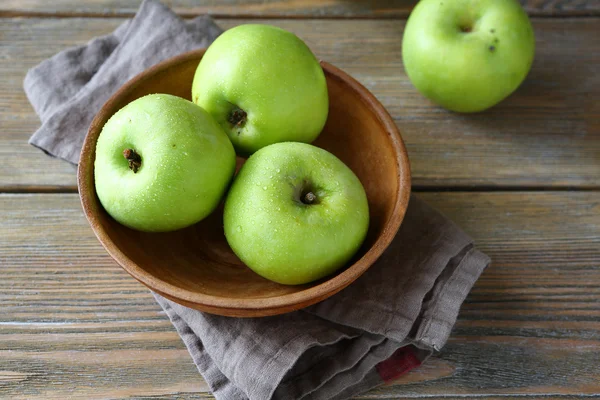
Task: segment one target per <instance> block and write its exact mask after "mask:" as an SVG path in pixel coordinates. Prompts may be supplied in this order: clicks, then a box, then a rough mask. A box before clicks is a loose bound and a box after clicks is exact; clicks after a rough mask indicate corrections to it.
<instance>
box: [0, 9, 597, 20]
mask: <svg viewBox="0 0 600 400" xmlns="http://www.w3.org/2000/svg"><path fill="white" fill-rule="evenodd" d="M410 11H411V10H407V11H403V12H401V13H398V14H396V15H381V16H372V15H302V14H227V13H192V12H186V11H176V13H177V15H179V16H180V17H183V18H194V17H197V16H199V15H203V14H208V15H210V16H211V17H212V18H214V19H232V20H236V19H244V20H254V19H255V20H271V19H273V20H275V19H279V20H286V19H293V20H405V19H407V18H408V16H409V15H410ZM528 14H529V17H530V18H540V19H570V18H600V11H596V10H570V11H567V12H565V13H561V14H544V13H542V12H538V11H533V12H529V13H528ZM133 16H135V12H111V11H107V12H90V11H83V12H61V11H58V12H44V11H19V10H0V18H49V19H52V18H54V19H62V18H132V17H133Z"/></svg>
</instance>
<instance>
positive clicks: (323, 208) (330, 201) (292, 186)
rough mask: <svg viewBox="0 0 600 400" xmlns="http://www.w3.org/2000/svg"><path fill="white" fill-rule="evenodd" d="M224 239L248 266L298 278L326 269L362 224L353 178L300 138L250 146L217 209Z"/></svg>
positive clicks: (364, 212) (344, 255)
mask: <svg viewBox="0 0 600 400" xmlns="http://www.w3.org/2000/svg"><path fill="white" fill-rule="evenodd" d="M223 221H224V227H225V236H226V238H227V242H228V243H229V245H230V246H231V248H232V249H233V251H234V252H235V254H237V255H238V257H239V258H240V259H241V260H242V261H243V262H244V263H245V264H246V265H247V266H248V267H250V268H251V269H252V270H253V271H254V272H256V273H257V274H259V275H261V276H263V277H265V278H267V279H270V280H272V281H275V282H279V283H283V284H288V285H297V284H302V283H307V282H311V281H314V280H316V279H319V278H322V277H324V276H327V275H329V274H331V273H332V272H334V271H335V270H337V269H338V268H340V267H342V266H343V265H344V264H345V263H346V262H347V261H348V260H350V258H351V257H352V256H353V255H354V254H355V253H356V251H357V250H358V248H359V247H360V245H361V243H362V242H363V240H364V238H365V235H366V233H367V229H368V226H369V207H368V204H367V196H366V194H365V190H364V189H363V187H362V185H361V183H360V181H359V180H358V178H357V177H356V175H354V173H353V172H352V170H350V168H348V167H347V166H346V165H345V164H344V163H343V162H342V161H340V160H339V159H338V158H337V157H335V156H334V155H333V154H331V153H329V152H327V151H325V150H323V149H320V148H318V147H315V146H313V145H310V144H306V143H292V142H286V143H277V144H273V145H270V146H267V147H264V148H262V149H261V150H259V151H257V152H256V153H254V154H253V155H252V156H251V157H250V158H249V159H248V161H247V162H246V163H245V164H244V166H243V167H242V169H241V170H240V172H239V173H238V176H237V177H236V178H235V180H234V182H233V184H232V186H231V189H230V191H229V194H228V195H227V199H226V200H225V209H224V217H223Z"/></svg>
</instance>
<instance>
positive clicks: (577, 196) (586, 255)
mask: <svg viewBox="0 0 600 400" xmlns="http://www.w3.org/2000/svg"><path fill="white" fill-rule="evenodd" d="M420 196H421V197H422V198H423V199H425V200H426V201H427V202H429V203H430V204H431V205H433V206H435V207H436V208H438V209H439V210H441V211H442V212H444V213H445V214H446V215H448V216H449V217H451V218H452V219H453V220H455V221H456V222H457V223H458V224H459V225H461V226H462V227H463V228H464V229H465V230H466V231H467V232H468V233H469V234H471V235H472V236H473V237H474V238H475V239H476V241H477V243H478V245H479V247H481V248H482V249H483V250H484V251H485V252H486V253H488V254H489V255H490V256H491V257H492V259H493V264H492V266H491V267H490V268H489V269H488V270H487V271H486V272H485V273H484V274H483V276H482V277H481V278H480V280H479V281H478V283H477V285H476V286H475V288H474V289H473V291H472V293H471V295H470V296H469V297H468V299H467V302H466V304H465V305H464V307H463V309H462V311H461V314H460V318H459V322H458V324H457V326H456V328H455V330H454V332H453V335H452V338H451V340H450V341H449V343H448V344H447V346H446V347H445V349H444V350H443V352H442V353H441V354H440V355H438V356H435V357H434V358H433V359H431V360H429V361H428V362H427V363H426V364H425V365H424V366H423V367H422V368H419V369H418V370H416V371H414V372H412V373H410V374H409V375H406V376H405V377H402V378H401V379H399V380H397V381H395V382H393V383H392V384H391V385H389V386H386V387H384V388H380V389H376V390H374V391H371V392H369V393H367V394H364V395H362V396H359V397H358V398H359V399H398V398H419V397H429V396H444V398H446V397H448V398H452V397H453V396H456V397H463V396H476V397H487V396H491V397H493V396H509V395H518V396H522V395H532V396H535V395H544V396H546V395H548V394H552V395H561V394H562V395H584V394H585V395H592V396H593V395H598V394H600V359H598V354H599V352H600V284H599V282H600V268H599V266H600V193H598V192H578V193H569V192H560V193H558V192H542V193H502V192H499V193H426V194H420ZM0 209H1V210H2V214H0V274H2V277H3V279H2V280H0V309H2V311H3V312H2V313H0V371H1V372H0V398H11V399H12V398H14V399H19V398H27V399H36V398H40V399H41V398H43V399H62V398H65V397H67V396H68V397H69V398H87V399H93V398H106V397H110V398H147V397H152V398H173V397H178V398H189V399H204V398H211V397H210V395H209V394H207V393H206V391H207V390H208V388H207V386H206V384H205V383H204V382H203V381H202V379H201V378H200V376H199V375H198V373H197V371H196V370H195V367H194V366H193V364H192V362H191V360H190V359H189V356H188V354H187V352H186V350H185V348H184V346H183V344H182V343H181V341H180V339H179V337H178V336H177V334H176V333H175V332H174V329H173V327H172V326H171V324H170V322H169V321H168V319H167V318H166V316H165V315H164V313H163V312H162V311H161V310H160V308H159V307H158V306H157V305H156V303H155V302H154V300H153V298H152V296H151V295H150V293H149V292H148V291H147V290H146V289H145V288H144V287H143V286H141V285H140V284H139V283H137V282H136V281H134V280H133V279H132V278H131V277H129V276H128V275H127V274H125V273H124V272H123V271H122V270H121V269H120V268H119V267H118V266H116V265H115V263H114V262H113V261H112V260H111V259H110V258H109V257H108V255H107V254H106V253H105V251H104V250H103V248H102V247H101V246H100V244H99V243H98V242H97V240H96V239H95V237H94V236H93V233H92V232H91V229H90V228H89V226H88V225H87V222H86V220H85V218H84V217H83V215H82V211H81V209H80V204H79V200H78V197H77V195H76V194H4V195H0ZM509 397H510V396H509ZM558 397H560V396H558ZM503 398H504V397H503ZM544 398H546V397H544ZM549 398H552V396H549Z"/></svg>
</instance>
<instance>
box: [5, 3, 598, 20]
mask: <svg viewBox="0 0 600 400" xmlns="http://www.w3.org/2000/svg"><path fill="white" fill-rule="evenodd" d="M163 2H164V3H165V4H167V5H169V6H170V7H171V8H172V9H173V10H175V12H177V13H179V14H181V15H186V16H195V15H198V14H211V15H214V16H219V17H246V18H247V17H255V18H256V17H258V18H268V17H270V18H281V17H286V18H405V17H406V16H408V14H409V13H410V11H411V10H412V8H413V7H414V5H415V4H416V2H417V1H416V0H370V1H369V0H354V1H345V0H291V1H290V0H287V1H284V0H269V1H264V0H233V1H219V0H205V1H202V2H198V1H194V0H165V1H163ZM520 2H521V4H522V5H523V7H524V8H525V10H526V11H527V12H528V13H529V14H530V15H536V16H537V15H541V16H574V15H599V14H600V4H598V2H597V1H595V0H520ZM140 3H141V1H140V0H124V1H116V0H86V1H85V2H78V3H77V4H75V5H74V4H73V2H72V1H68V0H55V1H53V2H47V1H43V0H5V1H4V2H3V4H2V6H1V7H0V15H2V13H3V14H4V15H10V16H17V15H45V14H46V15H58V16H69V15H77V16H100V15H104V16H117V15H118V16H131V15H133V14H135V12H136V10H137V8H138V6H139V4H140Z"/></svg>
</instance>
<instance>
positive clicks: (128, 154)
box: [123, 149, 142, 174]
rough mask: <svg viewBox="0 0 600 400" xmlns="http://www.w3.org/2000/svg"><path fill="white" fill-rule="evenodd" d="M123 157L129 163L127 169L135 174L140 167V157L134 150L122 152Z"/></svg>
mask: <svg viewBox="0 0 600 400" xmlns="http://www.w3.org/2000/svg"><path fill="white" fill-rule="evenodd" d="M123 157H125V159H126V160H127V161H128V162H129V169H130V170H132V171H133V173H134V174H135V173H136V172H138V169H140V167H141V166H142V157H141V156H140V155H139V154H138V153H137V152H136V151H135V150H134V149H125V150H123Z"/></svg>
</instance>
